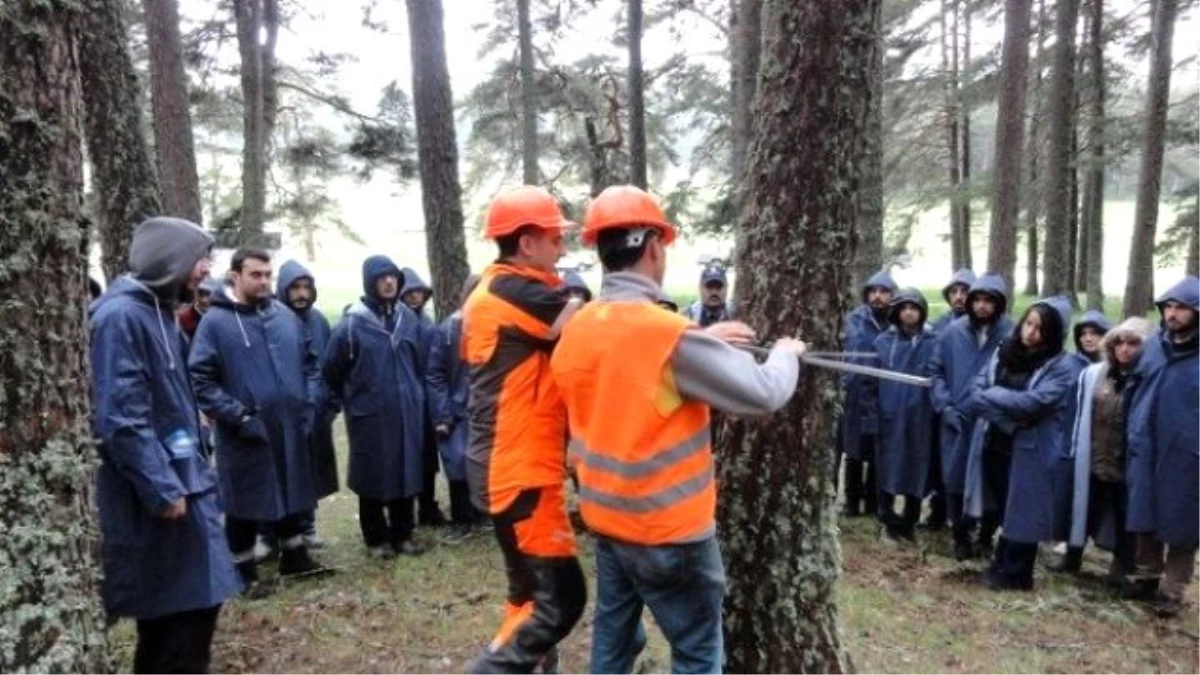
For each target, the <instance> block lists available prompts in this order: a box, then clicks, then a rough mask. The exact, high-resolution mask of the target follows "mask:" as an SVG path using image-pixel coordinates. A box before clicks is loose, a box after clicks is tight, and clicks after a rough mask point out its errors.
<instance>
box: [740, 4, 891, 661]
mask: <svg viewBox="0 0 1200 675" xmlns="http://www.w3.org/2000/svg"><path fill="white" fill-rule="evenodd" d="M879 10H880V4H879V0H838V1H837V2H822V3H768V4H767V5H766V6H765V8H764V16H763V26H764V31H765V33H766V34H765V39H764V42H763V53H762V64H761V68H760V70H759V75H760V77H759V91H758V94H757V96H756V98H755V108H754V127H753V128H754V139H753V142H752V146H751V149H750V158H749V164H748V167H747V171H746V179H745V180H746V182H745V185H746V207H745V209H744V211H743V213H742V216H741V222H740V227H742V228H743V229H744V232H745V234H746V237H745V242H744V245H743V247H742V249H741V250H740V251H739V255H738V260H737V265H738V269H739V270H742V271H741V272H740V274H741V276H740V277H739V279H738V285H737V299H738V302H739V305H740V306H741V307H744V308H746V310H747V311H746V314H745V316H744V317H743V318H745V320H746V321H747V322H748V323H749V324H750V325H752V326H753V327H754V328H755V329H757V330H758V331H759V334H762V335H795V334H801V335H803V336H804V338H805V340H807V341H808V342H809V344H811V345H813V347H814V348H815V349H836V348H837V347H838V335H839V333H840V329H841V325H840V324H841V317H842V315H843V314H844V313H845V311H846V309H847V308H848V307H849V301H850V299H849V296H848V295H847V294H846V291H845V289H848V288H851V287H852V286H853V285H854V280H853V279H852V278H851V274H850V263H851V261H852V260H853V257H854V251H853V242H854V231H855V227H856V225H857V223H858V220H859V217H860V214H859V212H858V211H859V208H860V203H861V198H860V196H859V195H857V194H856V192H857V191H858V190H859V189H861V187H860V186H861V184H862V181H863V172H864V170H865V169H864V164H865V159H866V158H865V155H866V153H867V152H868V149H869V148H868V146H867V143H866V142H865V140H864V137H865V134H866V127H867V125H868V124H869V117H870V110H871V106H872V105H873V103H872V101H871V96H872V92H873V91H874V89H873V88H872V87H871V82H872V80H873V78H874V77H875V75H874V74H873V73H872V72H871V70H872V69H873V68H875V67H877V65H878V63H879V60H878V59H877V58H876V55H875V54H874V51H875V50H876V49H878V47H879V36H878V35H877V34H876V27H877V26H878V25H879ZM838 391H839V388H838V378H837V377H836V376H835V375H833V374H832V373H829V372H822V371H818V370H816V369H813V370H812V371H806V372H805V374H804V377H803V378H802V380H801V383H800V388H799V390H798V392H797V395H796V396H795V397H794V398H793V400H792V403H791V405H790V406H789V407H787V408H785V409H784V410H783V411H782V412H780V413H779V414H776V415H775V416H773V417H772V418H771V420H770V422H769V423H767V422H762V421H752V420H729V421H727V422H726V423H725V425H723V427H722V430H721V434H720V443H719V447H720V462H719V484H720V485H721V488H722V496H721V497H722V498H721V501H720V506H719V507H718V520H719V523H720V525H719V527H720V528H721V532H722V533H723V535H722V536H723V540H724V543H725V546H726V555H725V560H726V566H727V570H728V579H729V594H728V597H727V599H726V616H725V650H726V656H727V662H726V668H727V670H728V671H730V672H831V673H838V672H846V671H847V670H849V669H850V668H851V664H850V661H849V657H848V656H847V655H846V653H845V651H844V649H843V647H842V644H841V637H840V635H839V632H838V620H837V601H836V586H837V577H838V571H839V568H840V551H839V547H838V535H837V510H836V502H835V490H834V485H835V482H836V481H835V479H834V476H835V472H834V467H833V463H832V462H831V461H830V451H829V448H831V447H832V446H833V442H834V431H835V429H834V420H835V419H836V416H834V415H831V414H830V407H831V405H836V401H837V399H838V396H839V393H838Z"/></svg>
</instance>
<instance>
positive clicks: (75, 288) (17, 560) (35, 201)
mask: <svg viewBox="0 0 1200 675" xmlns="http://www.w3.org/2000/svg"><path fill="white" fill-rule="evenodd" d="M86 11H87V8H85V7H81V6H80V5H79V3H76V2H66V1H64V0H6V2H3V3H0V139H3V141H2V142H0V280H2V281H3V283H4V298H5V300H4V302H3V303H0V378H2V379H3V382H4V389H3V391H4V393H3V394H0V400H2V401H3V403H0V505H2V507H0V513H2V514H3V515H2V516H0V570H4V571H3V573H2V574H0V578H3V583H2V586H3V591H0V635H3V636H4V638H3V640H2V646H0V671H3V672H15V671H20V672H108V671H109V670H110V669H111V667H112V666H111V665H110V663H109V662H108V658H107V637H106V633H105V617H104V611H103V609H102V607H101V605H100V568H99V561H98V560H97V559H96V551H97V549H98V547H99V544H98V542H97V535H98V530H97V525H96V520H95V518H96V516H95V508H94V506H93V496H92V478H93V472H94V470H95V453H96V451H95V447H94V445H93V442H92V432H91V427H90V424H89V416H90V414H91V411H90V409H89V408H90V406H89V405H88V385H87V383H88V380H89V374H88V363H87V344H88V336H87V321H86V320H85V312H86V306H87V303H88V290H87V265H88V257H87V252H88V223H87V220H86V218H85V217H84V213H83V137H82V125H83V116H84V111H83V101H82V93H81V87H82V84H81V80H80V72H79V65H78V64H79V61H80V53H79V52H78V51H77V50H78V49H79V39H80V37H81V36H82V35H83V31H84V30H86V28H85V27H84V24H83V20H84V19H85V18H86V17H85V16H84V14H85V12H86Z"/></svg>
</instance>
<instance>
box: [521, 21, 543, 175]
mask: <svg viewBox="0 0 1200 675" xmlns="http://www.w3.org/2000/svg"><path fill="white" fill-rule="evenodd" d="M517 38H518V43H519V45H520V47H519V48H520V59H521V130H522V131H521V166H522V170H523V173H524V178H525V184H526V185H537V184H538V181H539V180H541V172H540V171H538V118H537V82H536V81H535V80H534V78H535V76H536V73H535V72H534V69H533V26H532V25H531V24H530V21H529V0H517Z"/></svg>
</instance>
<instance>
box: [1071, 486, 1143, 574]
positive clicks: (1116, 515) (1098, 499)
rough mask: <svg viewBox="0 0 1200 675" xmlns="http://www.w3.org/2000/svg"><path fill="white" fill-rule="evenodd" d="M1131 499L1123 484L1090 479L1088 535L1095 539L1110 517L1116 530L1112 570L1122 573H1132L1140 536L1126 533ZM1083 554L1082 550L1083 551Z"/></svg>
mask: <svg viewBox="0 0 1200 675" xmlns="http://www.w3.org/2000/svg"><path fill="white" fill-rule="evenodd" d="M1128 499H1129V497H1128V495H1127V494H1126V488H1125V482H1124V481H1115V482H1110V481H1106V480H1100V479H1099V478H1096V477H1095V476H1092V477H1091V486H1090V487H1089V489H1088V516H1087V519H1088V522H1087V534H1088V535H1089V536H1092V537H1095V536H1096V535H1097V534H1099V530H1100V525H1101V523H1102V522H1103V521H1104V520H1105V518H1106V517H1108V516H1110V515H1111V517H1112V519H1113V521H1114V524H1115V527H1116V531H1117V541H1116V546H1115V547H1114V548H1113V552H1112V554H1113V561H1112V567H1111V569H1112V571H1114V572H1120V573H1122V574H1130V573H1132V572H1133V568H1134V562H1135V555H1136V551H1137V544H1136V542H1137V536H1136V535H1135V534H1134V533H1132V532H1126V531H1125V518H1126V515H1127V504H1128ZM1082 551H1083V549H1082V548H1081V549H1080V552H1082Z"/></svg>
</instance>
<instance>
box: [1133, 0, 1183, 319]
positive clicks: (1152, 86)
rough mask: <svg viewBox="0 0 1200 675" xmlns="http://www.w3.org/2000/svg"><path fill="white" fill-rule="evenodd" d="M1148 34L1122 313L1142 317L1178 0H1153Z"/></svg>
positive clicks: (1150, 284) (1148, 295)
mask: <svg viewBox="0 0 1200 675" xmlns="http://www.w3.org/2000/svg"><path fill="white" fill-rule="evenodd" d="M1152 6H1153V12H1154V18H1153V21H1152V28H1151V35H1150V80H1149V83H1148V84H1147V90H1146V109H1145V113H1144V114H1143V116H1142V120H1143V127H1142V162H1141V166H1140V168H1139V170H1138V190H1137V206H1136V207H1135V210H1134V216H1133V245H1132V246H1130V249H1129V276H1128V278H1127V279H1126V281H1125V304H1124V307H1123V313H1124V315H1125V316H1127V317H1129V316H1140V315H1142V314H1143V313H1145V312H1146V311H1147V310H1149V309H1150V308H1151V307H1153V306H1154V237H1155V235H1156V234H1157V233H1158V200H1159V198H1160V197H1161V195H1162V169H1163V153H1164V151H1165V147H1164V145H1165V140H1166V138H1165V136H1166V127H1167V100H1168V99H1169V98H1170V95H1171V41H1172V38H1173V37H1174V34H1175V17H1176V15H1177V13H1178V11H1179V0H1154V2H1153V3H1152Z"/></svg>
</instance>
